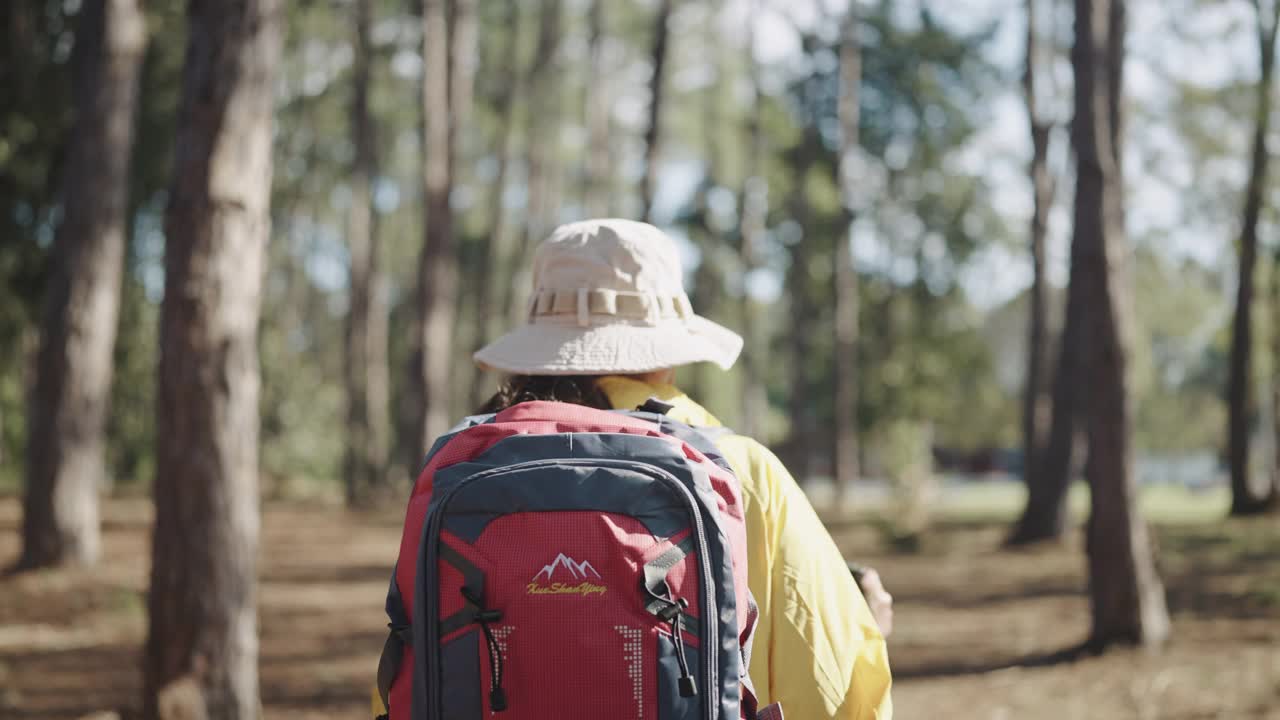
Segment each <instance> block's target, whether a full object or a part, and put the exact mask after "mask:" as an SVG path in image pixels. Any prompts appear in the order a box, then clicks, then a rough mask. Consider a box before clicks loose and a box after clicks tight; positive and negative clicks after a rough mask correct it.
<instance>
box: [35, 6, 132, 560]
mask: <svg viewBox="0 0 1280 720" xmlns="http://www.w3.org/2000/svg"><path fill="white" fill-rule="evenodd" d="M76 38H77V39H76V48H75V55H76V59H75V68H76V69H75V73H76V75H75V102H76V118H75V124H74V127H73V129H72V138H71V145H70V149H69V152H68V156H67V166H66V170H65V179H64V184H63V190H62V203H63V221H62V224H61V225H60V226H59V227H58V231H57V235H56V237H55V238H54V243H53V248H52V252H51V258H52V273H51V277H50V285H49V289H48V293H47V295H46V297H45V305H44V320H43V323H42V327H43V332H42V335H41V339H40V350H39V361H38V363H37V365H36V380H35V388H34V389H33V391H32V394H31V397H30V411H29V412H30V421H29V422H30V435H29V439H28V444H27V467H26V495H25V497H24V504H23V533H22V540H23V546H22V555H21V557H20V558H19V561H18V567H20V568H24V569H25V568H36V567H46V566H51V565H60V564H91V563H93V562H95V561H96V560H97V559H98V556H99V554H100V551H101V543H100V538H99V527H98V525H99V520H98V492H99V488H100V486H101V485H102V483H103V481H104V477H103V467H104V459H103V437H102V436H103V428H104V425H105V422H106V416H107V404H108V402H109V399H110V390H111V370H112V367H111V366H112V350H113V348H114V344H115V337H116V323H117V318H118V314H119V310H120V282H121V273H122V272H123V266H124V252H125V238H126V235H127V231H126V227H127V223H128V217H127V216H128V210H127V208H128V188H129V160H130V154H131V152H132V149H133V128H134V117H135V113H136V107H137V93H138V80H139V78H138V71H139V67H140V64H141V62H142V55H143V49H144V46H145V44H146V21H145V18H144V17H143V14H142V11H141V9H140V8H139V7H138V3H137V1H136V0H87V2H86V3H85V4H84V6H83V9H82V10H81V19H80V23H79V27H78V29H77V33H76Z"/></svg>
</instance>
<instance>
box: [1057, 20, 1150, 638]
mask: <svg viewBox="0 0 1280 720" xmlns="http://www.w3.org/2000/svg"><path fill="white" fill-rule="evenodd" d="M1075 8H1076V39H1075V45H1074V47H1073V49H1072V53H1071V61H1072V67H1073V69H1074V75H1075V99H1076V114H1075V120H1074V123H1073V126H1072V141H1073V145H1074V147H1075V151H1076V164H1077V179H1076V208H1075V230H1074V237H1073V239H1072V243H1073V246H1075V247H1076V248H1078V251H1076V252H1073V257H1072V266H1071V279H1070V282H1071V283H1072V284H1073V285H1077V284H1078V285H1079V286H1080V287H1081V288H1082V290H1083V292H1082V294H1081V297H1082V298H1083V300H1084V302H1083V303H1082V305H1083V306H1082V308H1081V314H1082V317H1083V330H1084V332H1083V336H1084V337H1086V338H1088V339H1089V340H1090V342H1091V344H1090V347H1089V352H1087V353H1084V354H1083V357H1082V373H1081V379H1082V381H1083V382H1082V383H1081V385H1079V386H1078V387H1079V390H1080V391H1081V392H1082V393H1083V394H1085V395H1086V397H1087V402H1086V407H1085V413H1084V416H1085V428H1086V433H1087V435H1088V442H1089V455H1088V460H1087V462H1086V465H1085V476H1086V478H1087V479H1088V481H1089V486H1090V489H1091V493H1090V515H1089V526H1088V538H1087V543H1088V545H1087V547H1088V556H1089V594H1090V600H1091V607H1092V611H1093V630H1092V634H1091V636H1090V644H1091V645H1092V646H1093V647H1095V648H1101V647H1105V646H1107V645H1109V644H1111V643H1116V642H1122V643H1130V644H1142V645H1147V646H1155V645H1159V644H1160V643H1162V642H1163V641H1164V640H1165V639H1166V637H1167V636H1168V633H1169V617H1168V612H1167V610H1166V608H1165V600H1164V588H1163V587H1162V585H1161V583H1160V578H1159V577H1158V576H1157V574H1156V569H1155V563H1154V561H1153V558H1152V549H1151V546H1150V541H1149V539H1148V537H1147V529H1146V525H1145V523H1144V521H1143V520H1142V517H1141V515H1140V514H1139V512H1138V507H1137V497H1136V495H1137V483H1136V480H1135V478H1134V473H1133V448H1132V443H1131V439H1132V410H1131V403H1130V396H1129V387H1128V382H1127V378H1126V375H1127V369H1128V368H1127V366H1128V348H1127V344H1128V343H1127V341H1128V338H1127V327H1126V320H1127V318H1126V312H1125V306H1124V304H1125V303H1124V296H1123V295H1124V287H1123V281H1122V273H1121V267H1120V266H1121V264H1122V261H1123V260H1122V258H1123V254H1124V252H1125V248H1124V237H1125V236H1124V204H1123V203H1124V198H1123V189H1122V187H1123V168H1122V164H1121V157H1122V152H1121V146H1122V140H1121V138H1122V135H1123V133H1122V122H1121V120H1122V114H1121V104H1122V99H1123V62H1124V49H1125V48H1124V40H1125V30H1126V27H1125V26H1126V17H1125V11H1126V9H1125V2H1124V0H1076V3H1075Z"/></svg>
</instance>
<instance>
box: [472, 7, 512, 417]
mask: <svg viewBox="0 0 1280 720" xmlns="http://www.w3.org/2000/svg"><path fill="white" fill-rule="evenodd" d="M499 6H500V7H501V8H502V9H503V11H504V15H503V16H502V22H503V25H504V27H505V28H507V32H509V33H510V35H509V36H508V37H507V41H506V43H505V44H504V45H503V53H502V67H503V68H504V69H505V71H506V72H507V73H511V74H517V70H516V67H517V65H518V63H519V60H520V58H519V53H518V52H517V50H518V48H519V47H520V10H519V8H518V7H517V6H516V5H515V3H499ZM518 94H519V84H518V83H515V82H509V83H503V84H502V90H501V93H500V94H499V96H498V98H497V101H496V103H495V107H494V112H495V114H496V115H497V116H498V123H499V125H498V133H497V135H498V138H497V146H498V149H497V154H498V173H497V177H495V178H494V181H493V192H492V193H491V194H490V196H489V201H490V203H491V204H490V206H489V217H490V218H491V220H492V224H491V225H490V226H489V232H488V234H487V235H486V236H485V237H484V238H482V242H483V245H484V255H485V257H487V258H488V262H487V267H488V273H487V277H488V278H504V277H505V278H509V277H511V276H512V274H513V271H514V268H512V267H511V265H512V259H513V257H514V255H515V254H516V250H515V244H516V242H517V238H516V237H515V231H514V230H513V229H512V228H511V227H510V223H509V222H508V218H507V211H506V205H505V202H504V200H505V195H506V189H507V177H508V174H509V173H510V167H511V155H512V153H513V152H514V148H513V146H514V144H515V143H514V140H515V136H516V132H515V121H516V99H517V96H518ZM510 288H511V283H504V282H487V281H486V282H483V283H481V287H479V288H477V307H476V325H477V327H478V328H479V329H480V338H479V342H477V343H476V349H477V350H478V349H479V348H480V347H482V346H483V345H484V344H485V343H487V342H489V341H490V340H492V339H493V338H495V337H497V335H498V333H499V332H501V327H500V325H501V321H502V320H503V319H504V318H506V317H507V307H506V303H508V302H510V298H509V293H510ZM492 381H493V378H492V376H491V375H489V374H488V373H483V372H478V373H476V376H475V379H474V382H473V383H472V388H471V406H472V407H473V408H477V407H479V406H480V405H481V403H483V402H484V401H485V399H487V396H488V395H489V394H490V393H492V392H493V391H494V389H495V388H493V387H492Z"/></svg>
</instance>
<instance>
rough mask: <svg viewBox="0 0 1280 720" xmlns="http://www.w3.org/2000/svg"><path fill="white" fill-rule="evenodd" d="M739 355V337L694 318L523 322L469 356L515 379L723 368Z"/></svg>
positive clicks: (725, 368)
mask: <svg viewBox="0 0 1280 720" xmlns="http://www.w3.org/2000/svg"><path fill="white" fill-rule="evenodd" d="M741 351H742V337H741V336H739V335H738V334H737V333H735V332H733V331H732V330H730V329H728V328H726V327H724V326H723V325H719V324H717V323H714V322H712V321H710V320H708V319H706V318H704V317H701V316H697V315H695V316H693V317H691V318H688V319H681V320H671V321H667V322H664V323H660V324H658V325H638V324H636V325H633V324H626V323H611V324H608V325H596V326H592V327H579V326H578V325H576V324H574V323H572V322H570V323H561V322H550V321H543V322H536V323H529V324H526V325H523V326H521V327H519V328H517V329H515V330H513V331H511V332H509V333H507V334H506V335H503V336H502V337H500V338H498V339H497V340H495V341H493V342H492V343H490V344H489V345H486V346H485V347H484V348H482V349H480V350H479V351H478V352H476V353H475V355H474V356H473V357H474V359H475V361H476V363H477V364H478V365H480V367H482V368H485V369H487V370H497V371H500V372H506V373H511V374H515V375H612V374H632V373H644V372H652V371H654V370H662V369H665V368H669V367H678V366H680V365H690V364H693V363H698V362H712V363H715V364H716V365H718V366H720V368H722V369H724V370H728V369H729V368H730V367H732V366H733V363H734V361H735V360H737V359H738V354H739V353H740V352H741Z"/></svg>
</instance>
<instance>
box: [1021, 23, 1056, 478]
mask: <svg viewBox="0 0 1280 720" xmlns="http://www.w3.org/2000/svg"><path fill="white" fill-rule="evenodd" d="M1035 6H1036V0H1027V46H1026V69H1025V74H1024V76H1023V86H1024V89H1025V95H1026V103H1027V117H1028V119H1029V124H1030V130H1031V148H1032V154H1031V168H1030V175H1031V188H1032V196H1033V202H1034V206H1033V210H1032V215H1031V228H1030V230H1031V233H1030V245H1031V289H1030V291H1029V295H1030V308H1029V315H1030V317H1029V318H1028V322H1027V326H1028V327H1027V377H1026V385H1025V387H1024V389H1023V399H1022V457H1023V477H1024V478H1025V479H1026V480H1027V482H1032V481H1034V480H1035V479H1036V478H1037V477H1038V472H1039V470H1040V468H1039V466H1038V465H1037V462H1038V461H1039V458H1040V451H1041V445H1042V442H1043V437H1042V435H1041V422H1040V418H1041V416H1042V415H1043V414H1044V410H1045V409H1046V403H1047V400H1048V398H1047V397H1046V396H1045V395H1046V393H1045V389H1046V388H1045V382H1044V372H1045V371H1044V364H1045V363H1044V355H1045V344H1046V336H1047V325H1048V323H1047V320H1046V316H1047V314H1048V287H1047V284H1046V282H1045V238H1046V237H1047V235H1048V227H1049V210H1050V209H1051V207H1052V205H1053V194H1054V182H1053V176H1052V175H1051V174H1050V172H1049V139H1050V132H1051V131H1052V129H1053V126H1052V125H1051V124H1050V123H1048V122H1046V121H1044V120H1043V119H1042V118H1041V117H1040V110H1039V103H1038V102H1037V98H1036V92H1037V85H1038V84H1037V82H1036V76H1037V74H1038V71H1037V64H1036V54H1037V53H1038V49H1037V48H1038V42H1037V33H1036V26H1035Z"/></svg>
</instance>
